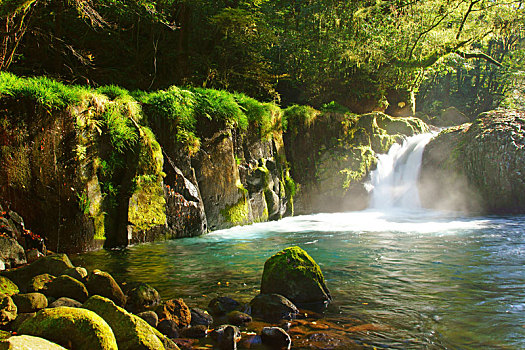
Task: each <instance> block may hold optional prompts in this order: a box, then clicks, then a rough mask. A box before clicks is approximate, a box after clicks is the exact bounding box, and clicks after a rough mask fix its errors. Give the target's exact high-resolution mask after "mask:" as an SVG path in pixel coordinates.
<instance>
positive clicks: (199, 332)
mask: <svg viewBox="0 0 525 350" xmlns="http://www.w3.org/2000/svg"><path fill="white" fill-rule="evenodd" d="M206 335H208V327H207V326H204V325H196V326H190V327H184V328H182V329H181V330H180V336H181V337H183V338H193V339H199V338H205V337H206Z"/></svg>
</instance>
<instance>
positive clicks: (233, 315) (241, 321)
mask: <svg viewBox="0 0 525 350" xmlns="http://www.w3.org/2000/svg"><path fill="white" fill-rule="evenodd" d="M226 317H227V318H228V323H230V324H232V325H235V326H243V325H245V324H247V323H250V322H252V317H251V316H250V315H248V314H245V313H244V312H240V311H237V310H235V311H232V312H229V313H228V315H226Z"/></svg>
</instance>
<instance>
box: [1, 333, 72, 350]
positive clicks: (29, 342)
mask: <svg viewBox="0 0 525 350" xmlns="http://www.w3.org/2000/svg"><path fill="white" fill-rule="evenodd" d="M8 349H9V350H28V349H32V350H38V349H42V350H44V349H45V350H66V348H63V347H61V346H60V345H58V344H55V343H52V342H50V341H49V340H46V339H43V338H39V337H33V336H30V335H18V336H14V337H9V338H7V339H1V340H0V350H8Z"/></svg>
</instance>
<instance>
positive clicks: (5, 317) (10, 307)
mask: <svg viewBox="0 0 525 350" xmlns="http://www.w3.org/2000/svg"><path fill="white" fill-rule="evenodd" d="M17 314H18V311H17V308H16V305H15V303H14V302H13V299H11V297H9V296H6V297H3V298H2V299H0V326H4V325H6V324H8V323H9V322H11V321H13V320H14V319H15V318H16V316H17Z"/></svg>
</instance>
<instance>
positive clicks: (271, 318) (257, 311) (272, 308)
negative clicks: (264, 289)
mask: <svg viewBox="0 0 525 350" xmlns="http://www.w3.org/2000/svg"><path fill="white" fill-rule="evenodd" d="M250 305H251V307H252V315H253V316H254V317H258V318H260V319H263V320H265V321H267V322H276V321H278V320H281V319H285V320H293V319H294V318H295V317H297V315H298V314H299V309H297V307H296V306H295V305H294V304H293V303H292V302H291V301H290V300H288V299H286V298H285V297H283V296H282V295H279V294H259V295H257V296H256V297H255V298H253V299H252V301H251V302H250Z"/></svg>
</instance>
